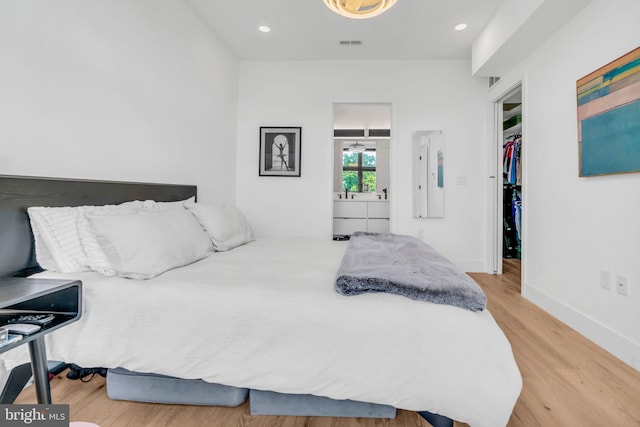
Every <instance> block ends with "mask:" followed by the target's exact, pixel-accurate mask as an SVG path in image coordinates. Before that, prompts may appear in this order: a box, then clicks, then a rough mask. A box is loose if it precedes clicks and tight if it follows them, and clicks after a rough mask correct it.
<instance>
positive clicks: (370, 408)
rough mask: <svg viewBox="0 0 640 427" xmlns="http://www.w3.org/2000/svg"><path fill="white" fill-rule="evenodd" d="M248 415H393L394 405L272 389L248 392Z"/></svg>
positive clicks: (382, 416) (394, 413)
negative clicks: (287, 392)
mask: <svg viewBox="0 0 640 427" xmlns="http://www.w3.org/2000/svg"><path fill="white" fill-rule="evenodd" d="M249 406H250V409H251V415H286V416H301V417H352V418H395V417H396V408H394V407H392V406H388V405H378V404H375V403H367V402H358V401H355V400H334V399H329V398H328V397H321V396H314V395H311V394H285V393H276V392H273V391H263V390H253V389H252V390H251V391H250V392H249Z"/></svg>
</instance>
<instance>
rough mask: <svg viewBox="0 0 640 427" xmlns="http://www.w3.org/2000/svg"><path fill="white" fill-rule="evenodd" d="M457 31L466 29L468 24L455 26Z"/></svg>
mask: <svg viewBox="0 0 640 427" xmlns="http://www.w3.org/2000/svg"><path fill="white" fill-rule="evenodd" d="M453 28H454V29H455V30H456V31H462V30H464V29H466V28H467V24H458V25H456V26H455V27H453Z"/></svg>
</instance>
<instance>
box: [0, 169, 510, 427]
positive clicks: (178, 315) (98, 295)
mask: <svg viewBox="0 0 640 427" xmlns="http://www.w3.org/2000/svg"><path fill="white" fill-rule="evenodd" d="M0 185H1V187H0V188H1V189H2V200H1V201H0V233H1V234H0V238H2V245H3V248H2V253H3V255H2V258H3V259H2V260H0V272H1V273H2V274H12V273H15V272H18V271H20V272H22V274H27V275H34V276H36V277H45V278H73V279H78V280H82V282H83V289H84V298H85V300H84V302H83V307H84V311H83V316H82V319H81V321H79V322H77V323H76V324H74V325H70V326H69V327H67V328H65V329H62V330H60V331H56V332H55V333H53V334H52V335H51V336H50V337H49V338H48V341H47V349H48V354H49V358H50V359H54V358H55V359H57V360H63V361H65V362H68V363H75V364H78V365H80V366H85V367H91V366H100V367H105V368H111V369H126V370H128V371H131V372H140V373H152V374H157V375H161V376H167V377H174V378H181V379H187V380H203V381H205V382H207V383H212V384H220V385H224V386H230V387H241V388H247V389H251V390H256V391H260V392H276V393H280V394H281V395H282V396H307V395H309V396H317V397H319V398H326V399H330V400H331V401H338V402H340V401H345V400H348V401H356V402H365V403H371V404H376V405H386V406H390V407H393V408H400V409H406V410H411V411H417V412H421V413H423V414H427V415H430V414H438V415H439V416H441V418H445V419H449V420H451V419H455V420H458V421H461V422H466V423H469V424H470V425H472V426H499V425H506V424H507V422H508V420H509V417H510V414H511V411H512V410H513V406H514V405H515V402H516V400H517V398H518V396H519V393H520V390H521V385H522V383H521V377H520V373H519V371H518V368H517V365H516V364H515V361H514V359H513V354H512V351H511V347H510V345H509V342H508V341H507V340H506V338H505V336H504V334H503V333H502V331H501V330H500V329H499V327H498V326H497V325H496V323H495V321H494V319H493V318H492V316H491V314H490V313H489V311H488V310H482V311H477V312H474V311H470V310H464V309H461V308H459V307H453V306H449V305H443V304H431V303H427V302H423V301H414V300H411V299H408V298H404V297H402V296H398V295H391V294H386V293H370V294H364V295H359V296H355V297H345V296H343V295H340V294H338V293H337V292H336V291H335V289H334V284H335V279H336V271H337V269H338V267H339V266H340V263H341V260H342V259H343V256H344V253H345V250H346V247H347V242H335V241H331V240H328V239H327V240H326V241H324V240H314V239H304V238H299V239H282V240H268V239H257V240H253V241H250V242H248V243H246V244H242V245H239V246H237V247H235V248H233V249H230V250H226V251H216V252H213V253H212V254H209V255H207V256H205V257H203V258H202V259H200V260H199V261H197V262H193V263H191V264H189V265H186V266H183V267H180V268H175V269H170V270H169V271H166V272H164V273H162V274H159V275H157V276H155V277H153V278H151V279H149V280H132V279H129V278H123V277H117V276H113V277H107V276H104V275H102V274H99V273H97V272H94V271H86V272H75V273H60V272H52V271H43V272H38V264H37V262H36V261H35V255H34V250H33V243H32V237H31V234H30V228H29V222H28V218H27V216H26V213H25V209H26V208H27V207H30V206H79V205H86V204H94V205H98V204H109V203H121V202H126V201H132V200H136V199H137V200H147V199H152V200H156V201H159V202H163V201H164V202H171V201H180V200H184V199H187V198H189V197H193V196H195V195H196V189H195V187H192V186H171V185H169V186H164V185H145V184H130V183H111V182H89V181H77V180H72V181H67V180H56V179H39V178H25V177H6V176H5V177H0ZM5 242H11V247H15V248H16V249H15V250H14V251H12V252H11V254H10V255H9V254H8V253H7V252H8V251H7V250H6V248H7V247H8V246H5V245H7V243H5ZM18 267H19V268H18ZM327 415H330V414H327ZM438 415H436V417H438Z"/></svg>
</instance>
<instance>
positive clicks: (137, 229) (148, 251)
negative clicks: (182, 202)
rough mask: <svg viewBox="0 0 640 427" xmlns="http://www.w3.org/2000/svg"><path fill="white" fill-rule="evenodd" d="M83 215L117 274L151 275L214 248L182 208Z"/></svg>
mask: <svg viewBox="0 0 640 427" xmlns="http://www.w3.org/2000/svg"><path fill="white" fill-rule="evenodd" d="M86 219H87V222H88V231H89V232H90V233H91V234H92V235H93V237H94V238H95V239H96V241H97V242H98V244H99V245H100V248H101V249H102V251H103V252H104V254H105V256H106V258H107V260H108V262H109V264H110V266H111V268H112V270H113V272H114V273H115V274H117V275H118V276H122V277H128V278H131V279H150V278H152V277H155V276H157V275H159V274H161V273H163V272H165V271H167V270H170V269H172V268H176V267H181V266H183V265H187V264H191V263H192V262H195V261H197V260H199V259H202V258H204V257H206V256H207V255H210V254H211V253H212V252H213V246H212V244H211V240H210V239H209V237H208V235H207V233H206V232H205V231H204V230H203V229H202V227H200V224H199V223H198V221H197V220H196V218H195V217H194V216H193V215H192V214H191V213H189V212H188V211H187V210H185V209H163V210H149V209H143V210H135V211H133V212H130V213H116V214H113V215H99V214H98V215H96V214H91V213H88V214H86Z"/></svg>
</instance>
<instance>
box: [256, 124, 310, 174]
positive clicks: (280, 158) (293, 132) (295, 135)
mask: <svg viewBox="0 0 640 427" xmlns="http://www.w3.org/2000/svg"><path fill="white" fill-rule="evenodd" d="M301 145H302V128H301V127H293V126H289V127H285V126H269V127H267V126H261V127H260V166H259V175H260V176H293V177H299V176H300V160H301V158H302V156H301V153H300V148H301Z"/></svg>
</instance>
